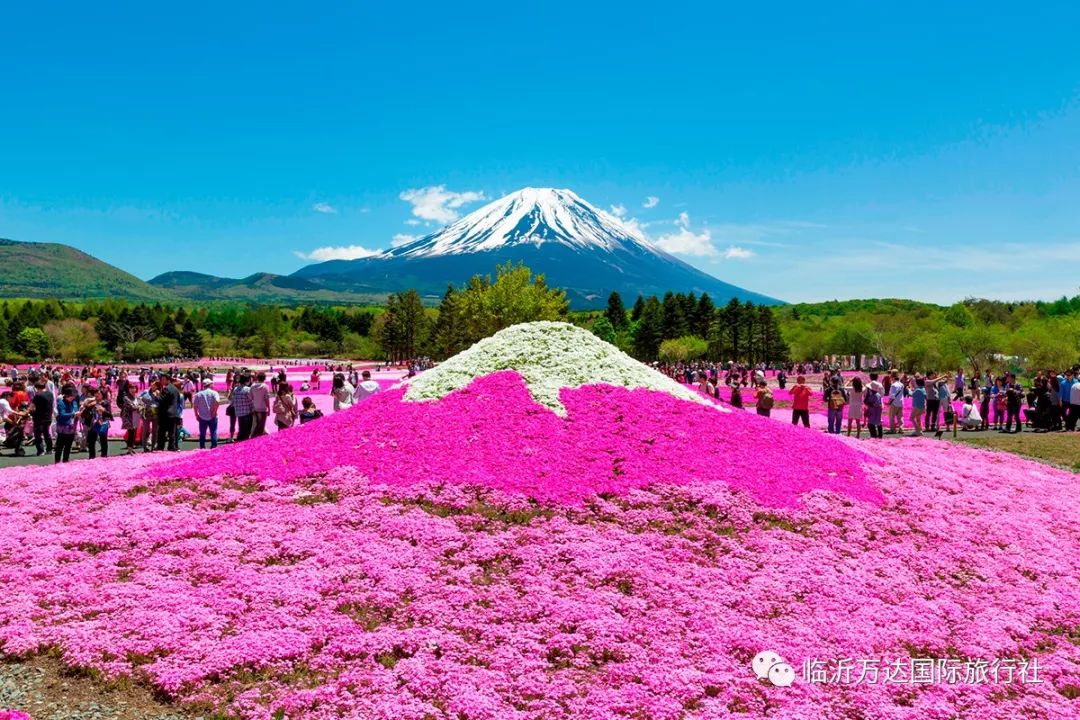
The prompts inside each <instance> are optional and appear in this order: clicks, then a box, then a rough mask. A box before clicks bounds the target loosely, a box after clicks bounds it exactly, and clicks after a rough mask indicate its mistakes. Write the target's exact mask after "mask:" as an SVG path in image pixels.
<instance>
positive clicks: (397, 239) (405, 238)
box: [390, 233, 417, 247]
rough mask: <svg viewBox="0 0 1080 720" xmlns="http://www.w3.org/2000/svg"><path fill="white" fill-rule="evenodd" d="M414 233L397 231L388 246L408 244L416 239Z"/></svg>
mask: <svg viewBox="0 0 1080 720" xmlns="http://www.w3.org/2000/svg"><path fill="white" fill-rule="evenodd" d="M416 237H417V236H416V235H409V234H408V233H398V234H397V235H395V236H394V237H393V239H392V240H391V241H390V247H399V246H401V245H408V244H409V243H411V242H412V241H413V240H415V239H416Z"/></svg>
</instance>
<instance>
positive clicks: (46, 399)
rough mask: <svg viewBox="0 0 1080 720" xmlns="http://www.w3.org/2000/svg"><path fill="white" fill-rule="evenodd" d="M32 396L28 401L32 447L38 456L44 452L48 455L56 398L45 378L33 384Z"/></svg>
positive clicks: (51, 440)
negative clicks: (31, 427) (30, 409)
mask: <svg viewBox="0 0 1080 720" xmlns="http://www.w3.org/2000/svg"><path fill="white" fill-rule="evenodd" d="M34 389H35V392H34V397H33V398H32V399H31V401H30V403H31V406H32V408H33V411H32V412H31V414H30V417H31V418H32V419H33V421H34V447H35V448H36V449H37V454H38V456H39V457H40V456H41V455H44V454H45V453H46V452H47V453H49V454H50V455H51V454H52V451H53V439H52V431H51V429H50V428H51V426H52V421H53V407H54V406H55V405H56V398H55V397H53V394H52V392H50V391H49V387H48V384H47V383H46V381H45V378H44V377H42V378H38V381H37V384H36V385H35V386H34Z"/></svg>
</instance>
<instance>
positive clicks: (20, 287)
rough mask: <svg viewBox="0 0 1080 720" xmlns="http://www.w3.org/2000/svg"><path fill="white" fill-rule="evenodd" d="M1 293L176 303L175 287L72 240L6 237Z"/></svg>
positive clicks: (0, 248)
mask: <svg viewBox="0 0 1080 720" xmlns="http://www.w3.org/2000/svg"><path fill="white" fill-rule="evenodd" d="M0 267H2V268H3V269H4V271H3V274H2V275H0V297H9V298H57V299H59V300H90V299H104V298H125V299H128V300H135V301H145V302H156V301H161V302H176V300H177V297H176V295H174V294H173V293H172V292H170V291H169V290H166V289H163V288H158V287H154V286H153V285H150V284H149V283H146V282H144V281H142V280H140V279H139V278H137V277H135V276H134V275H131V274H130V273H126V272H124V271H123V270H121V269H120V268H117V267H114V266H112V265H109V264H108V263H106V262H102V261H101V260H98V259H97V258H95V257H93V256H91V255H87V254H86V253H84V252H82V251H81V250H76V249H75V248H73V247H70V246H68V245H60V244H58V243H33V242H19V241H17V240H6V239H3V238H0Z"/></svg>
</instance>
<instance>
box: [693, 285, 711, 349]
mask: <svg viewBox="0 0 1080 720" xmlns="http://www.w3.org/2000/svg"><path fill="white" fill-rule="evenodd" d="M715 314H716V306H715V305H713V301H712V298H711V297H709V293H701V297H700V298H699V299H698V302H697V308H695V310H694V315H693V318H694V319H693V322H692V323H691V324H692V325H693V327H692V328H691V332H692V333H693V334H694V335H697V336H699V337H703V338H707V337H709V333H710V331H711V330H712V324H713V315H715Z"/></svg>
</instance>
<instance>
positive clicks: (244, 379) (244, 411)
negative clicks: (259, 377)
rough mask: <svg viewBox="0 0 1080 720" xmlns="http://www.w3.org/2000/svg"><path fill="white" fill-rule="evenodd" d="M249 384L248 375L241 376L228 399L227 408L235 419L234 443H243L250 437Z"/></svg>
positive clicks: (249, 378)
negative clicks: (230, 409)
mask: <svg viewBox="0 0 1080 720" xmlns="http://www.w3.org/2000/svg"><path fill="white" fill-rule="evenodd" d="M250 383H251V376H250V375H241V376H240V381H239V382H238V383H237V384H236V387H234V388H233V391H232V395H231V396H230V397H229V406H230V407H232V409H233V417H235V418H236V426H237V430H236V442H243V441H244V440H247V439H248V438H250V437H251V388H250V387H249V384H250Z"/></svg>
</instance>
